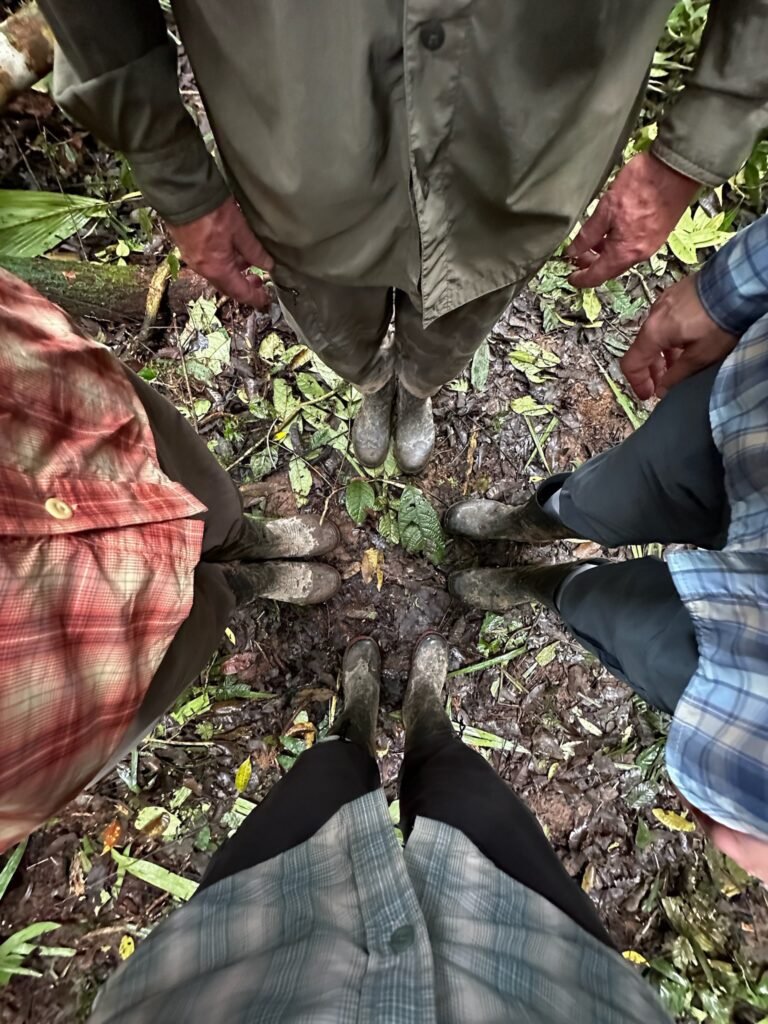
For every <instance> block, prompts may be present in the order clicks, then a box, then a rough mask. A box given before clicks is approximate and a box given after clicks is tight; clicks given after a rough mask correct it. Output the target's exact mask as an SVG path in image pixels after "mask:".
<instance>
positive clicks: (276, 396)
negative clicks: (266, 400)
mask: <svg viewBox="0 0 768 1024" xmlns="http://www.w3.org/2000/svg"><path fill="white" fill-rule="evenodd" d="M272 404H273V405H274V407H275V412H276V413H277V416H278V419H280V420H281V421H282V422H283V423H284V422H285V421H286V420H288V419H290V418H291V416H292V415H293V414H294V413H295V412H296V410H297V409H298V408H299V406H300V405H301V402H299V400H298V398H296V396H295V395H294V394H293V392H292V391H291V386H290V384H289V383H288V381H285V380H283V379H282V377H275V379H274V381H273V382H272Z"/></svg>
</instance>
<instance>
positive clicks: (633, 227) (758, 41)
mask: <svg viewBox="0 0 768 1024" xmlns="http://www.w3.org/2000/svg"><path fill="white" fill-rule="evenodd" d="M766 54H768V0H712V3H711V5H710V10H709V17H708V20H707V27H706V31H705V34H704V37H703V39H702V44H701V49H700V52H699V55H698V60H697V63H696V67H695V69H694V70H693V72H692V73H691V74H690V76H689V77H688V79H687V81H686V84H685V88H684V89H683V90H682V92H681V93H680V95H679V96H678V97H677V98H676V100H675V101H674V102H673V103H672V104H671V106H670V109H669V111H668V112H667V113H666V115H665V117H664V119H663V120H662V122H661V125H660V130H659V136H658V138H657V139H656V141H655V142H654V144H653V146H652V148H651V150H650V152H647V153H640V154H638V155H637V156H636V157H634V158H633V159H632V160H630V161H629V163H628V164H627V165H626V166H625V167H623V168H622V170H621V171H620V172H619V174H618V175H617V176H616V179H615V180H614V182H613V184H612V186H611V187H610V188H609V189H608V191H607V192H606V193H605V195H604V196H603V197H602V199H601V200H600V202H599V203H598V206H597V208H596V210H595V212H594V213H593V214H592V216H591V217H590V218H589V219H588V220H587V221H586V223H585V224H584V227H583V228H582V230H581V232H580V233H579V235H578V236H577V237H576V238H575V239H574V241H573V243H572V245H571V246H570V248H569V250H568V254H569V255H570V256H571V257H572V259H573V260H574V262H575V263H576V266H577V268H578V269H577V270H576V272H575V273H574V274H573V275H572V276H571V283H572V284H574V285H576V286H577V287H579V288H592V287H595V286H597V285H600V284H603V282H605V281H607V280H609V279H610V278H613V277H617V276H618V275H619V274H622V273H623V272H624V271H625V270H628V269H629V268H630V267H631V266H633V265H634V264H635V263H638V262H640V261H641V260H644V259H647V258H648V257H649V256H652V255H653V253H655V252H657V251H658V249H659V248H660V247H661V246H662V245H663V244H664V242H665V241H666V240H667V238H668V237H669V235H670V233H671V231H672V230H673V229H674V228H675V226H676V225H677V222H678V221H679V219H680V217H681V216H682V215H683V213H684V211H685V209H686V207H687V206H688V205H689V204H690V203H691V202H692V200H693V198H694V196H695V195H696V192H697V191H698V189H699V188H700V187H701V186H702V185H710V186H711V185H719V184H720V183H721V182H722V181H725V180H726V179H727V178H729V177H730V176H731V175H732V174H734V173H735V172H736V171H737V170H738V169H739V168H740V167H741V166H742V164H743V163H744V162H745V161H746V160H747V159H748V157H749V155H750V153H751V152H752V147H753V146H754V144H755V142H756V141H757V139H759V138H760V136H761V135H763V134H765V132H766V131H768V60H767V59H766Z"/></svg>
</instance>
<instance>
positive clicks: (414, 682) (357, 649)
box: [330, 633, 453, 757]
mask: <svg viewBox="0 0 768 1024" xmlns="http://www.w3.org/2000/svg"><path fill="white" fill-rule="evenodd" d="M448 654H449V648H448V644H447V642H446V641H445V640H444V639H443V637H442V636H440V635H439V634H438V633H427V634H426V635H425V636H424V637H422V639H421V640H420V641H419V643H418V644H417V645H416V649H415V650H414V652H413V657H412V659H411V670H410V673H409V675H408V686H407V687H406V690H405V698H404V700H403V725H404V726H405V747H406V750H408V749H409V748H410V747H411V746H412V745H413V744H414V740H418V742H421V741H423V740H424V739H425V738H426V736H427V735H434V734H436V733H443V732H444V733H446V734H449V735H450V734H452V731H453V726H452V725H451V723H450V720H449V718H448V716H447V715H446V713H445V709H444V705H443V689H444V687H445V683H446V680H447V678H448ZM341 685H342V691H343V694H344V708H343V710H342V713H341V715H340V716H339V717H338V718H337V719H336V721H335V722H334V724H333V727H332V729H331V730H330V735H335V736H340V737H341V738H342V739H345V740H349V741H350V742H353V743H357V744H358V746H361V747H364V748H365V749H366V750H368V751H369V752H370V754H371V755H372V756H373V757H375V756H376V724H377V718H378V712H379V690H380V686H381V652H380V651H379V647H378V644H377V643H376V641H375V640H372V639H371V638H370V637H359V638H358V639H357V640H353V641H352V643H351V644H350V645H349V647H347V650H346V652H345V654H344V662H343V664H342V668H341Z"/></svg>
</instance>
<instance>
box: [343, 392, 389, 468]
mask: <svg viewBox="0 0 768 1024" xmlns="http://www.w3.org/2000/svg"><path fill="white" fill-rule="evenodd" d="M395 383H396V382H395V378H394V377H393V378H392V379H391V380H390V381H388V382H387V383H386V384H385V385H384V387H383V388H380V389H379V390H378V391H376V392H374V394H372V395H364V396H363V404H362V405H361V406H360V410H359V412H358V414H357V416H355V422H354V423H353V424H352V447H353V449H354V452H355V455H356V457H357V459H358V461H359V462H361V463H362V464H363V465H364V466H367V467H368V469H377V468H378V467H379V466H381V465H382V463H383V462H384V460H385V459H386V457H387V452H388V451H389V439H390V436H391V434H392V403H393V401H394V398H395Z"/></svg>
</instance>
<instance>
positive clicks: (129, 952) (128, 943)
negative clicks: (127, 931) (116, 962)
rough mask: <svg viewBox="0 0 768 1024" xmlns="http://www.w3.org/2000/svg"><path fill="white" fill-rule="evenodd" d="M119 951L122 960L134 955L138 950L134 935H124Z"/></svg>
mask: <svg viewBox="0 0 768 1024" xmlns="http://www.w3.org/2000/svg"><path fill="white" fill-rule="evenodd" d="M117 952H118V955H119V957H120V959H121V960H127V959H128V957H129V956H133V954H134V953H135V952H136V943H135V942H134V941H133V936H131V935H124V936H123V937H122V939H120V945H119V947H118V950H117Z"/></svg>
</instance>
